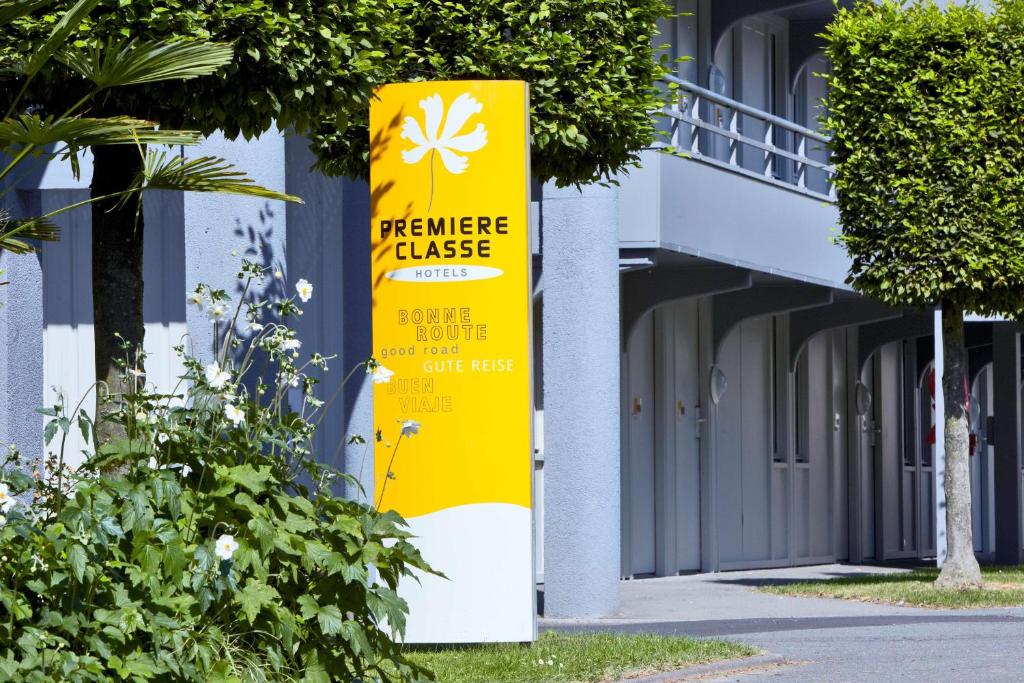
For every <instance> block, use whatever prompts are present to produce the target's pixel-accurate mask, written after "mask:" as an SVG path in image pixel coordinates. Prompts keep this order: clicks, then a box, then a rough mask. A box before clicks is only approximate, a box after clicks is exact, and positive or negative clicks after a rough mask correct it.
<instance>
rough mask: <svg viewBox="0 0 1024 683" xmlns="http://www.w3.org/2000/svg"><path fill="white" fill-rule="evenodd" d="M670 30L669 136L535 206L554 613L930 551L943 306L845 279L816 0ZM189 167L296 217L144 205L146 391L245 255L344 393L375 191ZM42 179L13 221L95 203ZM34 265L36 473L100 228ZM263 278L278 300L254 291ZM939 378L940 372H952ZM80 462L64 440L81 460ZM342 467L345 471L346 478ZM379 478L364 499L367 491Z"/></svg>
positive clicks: (59, 179) (538, 418)
mask: <svg viewBox="0 0 1024 683" xmlns="http://www.w3.org/2000/svg"><path fill="white" fill-rule="evenodd" d="M675 4H676V9H677V11H678V12H680V13H681V14H680V16H678V17H677V18H675V19H672V20H670V21H666V22H665V24H664V26H663V27H662V28H663V37H664V38H665V39H666V40H667V42H668V43H669V44H670V46H671V47H670V49H671V50H672V53H673V56H684V55H686V56H690V57H692V59H690V60H689V61H686V62H682V63H680V64H679V66H678V69H677V71H676V73H675V74H674V76H673V77H672V79H671V80H672V81H673V82H674V83H675V85H676V86H677V87H678V88H679V92H680V94H681V97H680V102H679V105H678V106H677V107H673V108H671V109H670V110H669V111H667V112H665V116H664V117H663V118H662V119H661V120H660V124H659V125H661V126H662V127H663V129H664V131H665V133H666V136H667V137H666V140H665V141H664V142H663V143H660V144H665V145H671V146H672V147H674V148H675V149H677V150H679V151H681V152H684V153H685V156H683V155H678V154H666V153H664V152H663V151H659V150H657V149H651V150H649V151H647V152H645V153H644V155H643V164H642V168H639V169H637V170H635V171H634V172H632V173H630V174H629V175H628V176H624V177H622V178H620V179H619V180H620V185H619V186H618V187H614V188H601V187H593V188H585V189H584V190H583V191H576V190H560V189H556V188H554V187H548V186H545V187H539V186H535V190H534V197H533V200H534V201H533V205H532V208H533V221H534V231H535V239H534V250H535V253H534V269H535V273H534V279H535V283H536V285H535V290H536V291H535V316H534V319H535V374H536V381H535V385H536V392H535V432H536V434H537V444H536V446H537V448H536V453H535V460H536V463H535V472H536V475H535V490H536V495H535V500H536V511H535V514H536V530H537V534H536V536H537V553H536V556H537V579H538V582H539V583H543V584H544V589H545V612H546V615H547V616H552V617H586V616H598V615H606V614H611V613H613V612H614V611H615V610H616V609H617V606H618V591H619V584H620V581H621V580H623V579H624V578H637V577H644V576H666V575H673V574H677V573H680V572H690V571H705V572H713V571H726V570H730V569H742V568H752V567H773V566H788V565H797V564H812V563H822V562H834V561H844V560H849V561H855V562H857V561H864V560H876V561H889V560H896V559H910V558H917V559H924V558H933V557H937V556H940V555H941V552H942V546H943V543H942V526H943V524H942V519H943V514H944V512H943V508H942V500H941V463H942V457H941V438H939V448H936V446H935V445H934V444H933V443H932V442H931V439H930V438H929V435H930V434H931V432H932V425H934V424H936V422H941V416H940V415H939V416H936V415H935V414H934V413H935V411H934V408H933V404H934V403H938V405H939V406H940V409H941V398H940V397H936V398H937V399H938V400H937V401H936V400H933V398H932V395H931V392H930V389H929V387H930V381H929V378H930V376H931V372H932V370H933V369H934V358H936V353H935V348H936V340H935V334H934V331H935V317H934V312H933V311H918V310H902V309H894V308H889V307H885V306H882V305H880V304H878V303H877V302H874V301H871V300H867V299H865V298H863V297H861V296H859V295H857V294H856V293H854V292H853V291H851V290H850V288H849V287H848V286H847V285H846V284H844V281H845V277H846V270H847V266H848V261H847V258H846V256H845V255H844V253H843V251H842V250H841V248H840V247H838V246H836V245H835V244H834V241H833V238H834V235H835V233H836V230H837V229H838V212H837V210H836V208H835V206H834V203H833V200H834V198H833V196H832V194H831V188H830V185H829V173H830V169H829V166H828V155H827V151H826V149H825V144H826V140H825V138H824V137H823V136H822V135H821V134H820V133H819V132H818V131H817V117H818V112H819V110H818V108H819V107H820V106H821V105H820V100H821V98H822V97H823V96H824V95H825V94H826V93H825V85H824V80H823V79H822V78H821V77H820V75H819V74H822V73H825V72H827V70H828V64H827V63H826V62H825V61H824V59H823V58H822V57H821V51H820V39H818V38H817V37H816V36H817V34H819V33H820V32H821V31H822V29H823V28H824V26H825V24H826V23H827V21H828V19H829V17H830V16H831V15H832V13H833V12H834V11H835V9H834V4H833V2H832V0H804V1H794V0H714V1H712V0H677V2H676V3H675ZM188 153H189V154H197V155H200V154H213V155H217V156H223V157H225V158H227V159H229V160H231V161H234V162H237V163H238V164H239V165H240V166H241V167H242V168H244V169H246V170H247V171H249V172H250V174H251V175H252V176H253V177H254V178H255V179H256V180H257V181H258V182H260V183H262V184H264V185H267V186H269V187H273V188H275V189H279V190H285V191H287V192H290V193H294V194H299V195H301V196H302V197H303V198H304V199H305V202H306V203H305V204H304V205H301V206H300V205H289V206H284V205H283V204H280V203H276V202H266V201H256V200H250V199H244V198H228V197H223V196H215V195H210V196H201V195H181V194H177V193H164V194H154V195H150V196H149V197H147V199H146V204H145V215H146V223H147V245H146V261H145V272H146V301H145V315H146V326H147V328H146V329H147V334H146V339H147V349H148V351H149V353H150V361H149V363H148V369H149V374H150V380H151V381H155V382H156V383H157V384H158V385H160V386H162V385H163V384H164V383H170V384H173V380H174V378H175V377H176V376H177V374H178V373H179V370H180V368H179V367H178V366H177V365H176V363H177V361H176V359H175V358H174V355H173V353H172V352H171V347H172V346H173V345H174V344H177V343H179V341H180V340H181V339H182V338H188V339H189V340H191V343H192V344H193V345H194V347H195V348H196V349H198V350H199V351H200V352H201V353H202V352H204V350H205V349H206V348H207V347H208V346H209V344H210V334H211V333H210V328H209V322H208V321H206V320H205V319H204V318H202V317H201V316H199V315H197V314H196V313H195V312H194V311H188V310H187V309H186V306H185V298H184V297H185V293H186V290H187V289H188V288H190V287H192V286H193V285H194V284H195V283H196V282H197V281H202V282H206V283H208V284H211V285H213V286H222V287H225V288H226V289H227V290H228V291H229V292H230V293H233V294H236V293H237V292H236V291H235V285H236V283H235V280H234V274H235V272H236V269H237V263H238V259H239V258H240V257H241V256H243V255H244V256H248V257H250V258H253V257H255V258H259V259H261V260H262V262H263V263H265V264H266V265H267V266H268V267H271V268H274V269H280V270H282V271H283V272H284V273H286V274H287V277H288V278H289V279H290V280H291V281H294V280H297V279H299V278H303V277H304V278H306V279H308V280H310V281H311V282H313V283H314V285H315V286H316V288H317V292H316V296H315V297H314V300H313V301H312V302H311V304H310V306H309V307H308V308H307V311H306V314H305V315H304V316H303V317H302V319H301V327H300V330H299V332H300V336H301V338H302V340H303V344H304V348H309V349H315V350H318V351H321V352H323V353H325V354H338V356H339V360H338V361H337V362H336V363H335V364H334V371H333V372H331V373H329V374H328V375H327V376H326V377H325V381H324V383H323V384H321V385H320V386H319V387H318V389H317V390H318V391H320V392H322V393H323V394H324V395H325V396H326V397H329V396H331V395H332V394H333V393H334V391H335V389H336V388H337V383H338V382H339V381H340V380H341V378H342V377H343V375H344V371H345V369H347V368H349V367H351V366H352V365H354V364H355V363H358V362H360V361H362V360H364V359H365V358H366V357H367V356H368V355H369V354H370V348H371V344H370V291H369V290H370V275H369V268H370V255H369V234H370V231H369V191H368V189H367V187H366V186H365V185H364V184H361V183H358V182H353V181H347V180H340V179H329V178H325V177H322V176H320V175H318V174H316V173H312V172H310V171H309V168H310V165H311V161H312V160H311V158H310V156H309V152H308V150H307V149H306V145H305V142H304V141H303V140H302V139H299V138H295V137H290V136H287V135H283V134H278V133H274V132H271V133H267V134H265V135H263V136H261V137H260V138H259V139H257V140H253V141H251V142H241V141H239V142H231V141H226V140H223V139H220V138H216V137H215V138H211V139H209V140H208V141H206V142H205V143H204V145H202V146H201V147H199V148H196V149H194V150H188ZM88 177H89V170H88V167H87V164H86V167H85V168H84V169H83V178H84V179H85V180H76V179H75V178H74V177H72V175H71V174H70V172H69V171H68V170H67V169H64V168H61V167H59V166H56V165H53V166H52V167H48V168H46V169H44V170H43V171H41V172H40V173H38V174H36V175H34V176H32V177H28V178H23V179H21V180H19V185H18V186H17V188H16V191H15V192H12V193H8V194H7V195H6V197H7V199H8V200H9V202H10V203H11V206H10V207H8V208H10V209H11V210H12V211H15V212H18V211H23V212H29V211H34V212H36V213H38V212H39V211H40V210H46V209H47V207H56V206H61V205H65V204H68V203H71V201H74V200H76V199H80V198H81V197H83V196H84V193H86V192H87V191H88V190H87V182H88ZM61 220H62V223H63V224H62V227H63V228H64V239H63V240H62V241H61V242H60V243H58V244H53V245H46V246H45V247H44V248H43V250H42V253H41V254H39V255H34V256H14V255H11V254H3V255H0V268H2V269H4V270H5V271H6V279H8V280H10V281H11V284H10V285H8V286H6V287H2V288H0V298H2V300H3V306H2V308H0V338H2V339H3V344H2V345H0V386H2V387H3V391H2V392H0V439H2V440H3V441H5V442H14V443H17V444H18V445H19V446H20V447H21V448H22V449H23V450H24V451H25V452H27V453H41V452H42V451H43V444H42V441H41V432H42V430H41V429H40V427H41V426H42V418H41V417H40V416H39V415H38V414H37V413H35V409H36V408H38V407H40V406H42V405H44V404H48V403H51V402H52V400H53V399H54V396H55V394H54V389H53V388H54V387H57V389H58V390H60V391H61V392H63V393H64V394H65V395H67V396H68V397H69V398H76V399H77V398H78V397H79V396H80V395H81V394H82V393H84V392H85V391H87V389H88V387H89V385H90V384H91V382H92V340H91V336H92V319H91V315H92V313H91V310H92V309H91V294H90V287H89V282H90V279H89V278H90V272H89V268H90V258H89V233H90V218H89V212H88V210H84V211H77V212H72V213H69V214H66V215H64V216H63V217H62V219H61ZM269 286H271V287H273V286H276V285H274V284H270V285H269ZM967 327H968V340H967V341H968V346H969V349H970V358H969V366H970V374H971V378H972V385H971V394H972V396H973V397H974V401H973V402H974V403H975V404H976V405H978V406H979V408H980V410H979V411H978V414H977V416H976V417H975V419H974V420H973V424H972V431H973V432H974V434H975V440H976V448H975V453H974V456H973V457H972V473H973V478H972V485H973V494H974V505H975V507H974V524H975V534H974V538H975V544H976V550H977V552H978V553H979V555H980V556H982V557H988V558H993V559H996V560H998V561H999V562H1003V563H1019V562H1020V561H1021V555H1022V545H1024V544H1022V528H1024V523H1022V505H1021V499H1022V476H1021V452H1020V438H1021V437H1020V420H1021V348H1020V335H1019V328H1018V327H1017V326H1016V325H1015V324H1014V323H1010V322H1002V321H982V320H971V321H969V322H968V326H967ZM938 357H939V358H941V354H940V355H939V356H938ZM361 379H362V378H357V380H356V381H355V382H354V383H353V384H351V385H349V387H348V388H347V390H346V393H345V394H344V401H338V402H336V403H335V404H334V406H335V407H334V408H332V410H333V412H332V414H331V419H329V420H325V422H324V423H323V427H322V428H321V433H320V436H319V437H318V438H319V443H318V448H319V449H320V453H321V457H322V459H324V460H325V461H327V462H330V463H331V464H335V465H337V466H339V467H342V468H346V469H348V470H350V471H354V470H356V469H357V468H358V463H359V461H360V459H361V457H362V455H363V451H362V448H361V447H358V448H357V450H356V451H354V452H352V453H348V452H346V449H347V448H349V447H348V446H346V445H345V442H346V437H347V436H348V435H351V434H355V433H359V434H365V435H369V434H371V433H372V432H373V429H374V423H373V415H372V409H371V401H370V393H369V392H370V388H369V386H368V385H367V384H366V383H365V382H362V383H360V380H361ZM72 450H77V449H72ZM353 463H354V465H353ZM366 483H367V484H369V483H370V482H366Z"/></svg>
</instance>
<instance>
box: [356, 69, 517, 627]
mask: <svg viewBox="0 0 1024 683" xmlns="http://www.w3.org/2000/svg"><path fill="white" fill-rule="evenodd" d="M377 98H378V99H376V100H375V101H374V102H373V104H372V106H371V109H370V136H371V138H370V139H371V149H370V158H371V164H370V185H371V192H372V195H371V196H372V206H371V233H372V260H373V266H372V275H373V351H374V356H375V357H376V359H377V360H378V361H379V362H380V363H381V364H382V365H383V366H384V367H385V368H386V369H387V370H388V371H390V372H393V373H394V374H393V375H391V376H390V378H389V379H388V381H386V382H384V381H380V382H379V383H377V384H375V386H374V418H375V421H376V424H377V426H378V427H379V428H380V429H381V435H382V437H383V438H382V440H381V441H379V442H377V444H376V446H375V452H374V462H375V475H376V477H375V479H376V495H375V497H374V499H375V500H376V501H379V502H380V507H381V508H383V509H394V510H397V511H398V512H399V513H400V514H402V515H403V516H404V517H405V518H406V520H407V521H409V523H410V526H411V528H412V530H413V532H414V533H415V534H416V535H417V537H418V538H417V541H416V545H417V546H418V547H419V548H420V550H421V551H422V552H423V554H424V557H426V559H427V560H428V562H430V563H431V564H432V565H433V566H434V567H436V568H437V569H438V570H440V571H442V572H444V573H445V574H446V575H447V577H448V578H449V579H450V580H449V581H447V582H446V581H441V580H431V579H429V577H426V578H424V580H423V584H422V586H417V585H414V584H413V583H412V582H407V583H409V584H410V585H409V586H408V587H407V589H404V590H403V591H402V593H403V597H405V598H406V600H407V601H408V602H409V604H410V619H409V624H408V629H407V640H408V641H409V642H477V641H493V640H519V641H522V640H532V639H533V637H534V618H533V614H534V609H533V604H534V603H533V600H534V598H533V596H534V586H533V581H534V578H533V562H532V552H533V551H532V512H531V504H532V500H531V498H532V480H533V448H532V435H531V425H532V419H533V417H532V396H531V369H532V368H531V354H530V349H531V344H532V335H531V320H530V311H531V251H530V226H529V177H530V176H529V135H528V121H529V116H528V97H527V87H526V84H525V83H522V82H512V81H451V82H424V83H405V84H397V85H387V86H384V87H382V88H380V89H379V90H378V91H377ZM379 374H383V376H378V379H379V380H383V379H384V378H385V377H387V376H388V375H387V373H386V372H385V373H379ZM403 428H404V434H403Z"/></svg>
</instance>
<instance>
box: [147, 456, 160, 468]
mask: <svg viewBox="0 0 1024 683" xmlns="http://www.w3.org/2000/svg"><path fill="white" fill-rule="evenodd" d="M159 468H160V463H158V462H157V461H156V458H154V457H152V456H150V458H149V469H151V470H155V469H159Z"/></svg>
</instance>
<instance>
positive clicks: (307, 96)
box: [0, 0, 669, 184]
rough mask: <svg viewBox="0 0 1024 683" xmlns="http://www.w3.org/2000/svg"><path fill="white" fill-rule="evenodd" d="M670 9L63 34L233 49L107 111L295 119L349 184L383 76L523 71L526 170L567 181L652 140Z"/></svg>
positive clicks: (536, 7)
mask: <svg viewBox="0 0 1024 683" xmlns="http://www.w3.org/2000/svg"><path fill="white" fill-rule="evenodd" d="M60 4H61V3H58V9H59V5H60ZM668 11H669V7H668V5H667V4H666V3H665V1H664V0H637V1H634V2H623V1H622V0H543V1H542V2H527V1H525V0H520V1H508V0H479V1H477V2H456V1H451V0H447V1H446V0H346V1H345V2H336V1H335V0H217V1H216V2H199V1H197V0H132V2H125V1H124V0H101V2H100V3H99V4H98V6H97V7H96V9H95V10H94V11H93V12H92V13H91V14H90V16H89V18H88V20H87V21H85V22H83V23H82V24H81V26H80V27H79V28H78V29H77V30H76V32H74V34H73V35H72V39H73V40H75V41H76V42H77V44H78V45H79V46H82V47H89V46H94V47H98V46H106V45H108V44H111V43H115V44H116V43H118V42H124V41H128V40H166V39H184V40H215V41H222V42H231V43H233V44H234V46H235V51H236V58H235V60H234V62H233V63H232V64H231V65H229V66H228V67H226V68H224V69H222V70H220V71H219V72H218V73H217V74H216V75H215V76H213V77H209V78H205V79H203V80H202V81H193V82H189V83H187V84H180V83H153V84H147V85H144V86H139V87H135V88H131V89H125V90H119V91H117V92H116V93H111V94H110V96H109V97H108V99H107V100H106V105H105V106H106V107H108V108H109V109H110V110H111V111H116V112H118V113H121V114H127V115H131V116H136V117H139V118H146V119H151V120H156V121H160V122H161V123H162V124H164V125H168V126H175V127H184V128H194V129H197V130H199V131H201V132H202V133H212V132H213V131H215V130H221V131H223V132H224V134H225V135H226V136H227V137H229V138H234V137H236V136H238V135H242V136H245V137H251V136H255V135H259V134H260V133H262V132H264V131H266V130H268V129H270V128H271V127H273V126H274V125H276V126H277V127H278V128H281V129H286V128H292V129H294V130H295V131H297V132H299V133H302V134H307V135H310V136H311V138H312V146H313V150H314V152H315V153H316V155H317V158H318V165H319V167H320V168H321V169H322V170H324V171H325V172H327V173H330V174H336V175H348V176H353V177H359V176H366V175H367V173H368V147H369V144H368V139H367V129H366V122H367V112H368V108H369V102H370V99H371V98H372V93H373V90H374V88H375V87H377V86H378V85H381V84H383V83H385V82H394V81H405V80H423V79H468V78H484V79H489V78H493V79H523V80H526V81H528V82H529V83H530V87H531V115H532V117H531V118H532V129H533V149H534V159H533V162H534V163H533V170H534V174H535V175H536V176H537V177H538V178H540V179H541V180H550V179H555V180H557V181H558V182H560V183H562V184H570V183H581V182H590V181H592V180H597V179H600V178H602V177H607V176H609V175H610V174H612V173H615V172H617V171H621V170H624V169H626V168H628V167H629V166H630V165H631V164H634V163H635V162H636V161H637V159H638V154H639V152H640V151H641V150H642V149H643V148H645V147H647V146H648V145H649V144H650V142H651V140H652V138H653V136H654V131H655V129H654V125H653V122H652V120H651V117H650V112H651V111H652V110H657V109H658V108H660V106H661V104H662V101H661V99H660V95H659V91H658V90H657V89H656V88H655V86H654V82H655V81H656V80H657V78H658V77H659V76H660V75H661V74H662V73H663V69H664V59H661V60H659V59H658V58H656V55H655V45H654V43H653V41H654V40H655V38H656V33H657V32H656V22H657V20H658V18H660V17H662V16H664V15H665V14H666V13H667V12H668ZM59 16H60V11H54V10H52V9H48V8H44V9H43V10H42V11H40V12H37V13H35V14H33V15H32V16H31V17H28V18H23V19H21V20H19V22H18V23H17V24H16V27H17V31H16V33H14V34H13V35H8V40H7V41H6V45H5V47H3V48H2V50H3V51H4V52H7V55H4V54H3V52H0V57H3V56H8V57H10V56H12V55H14V56H17V55H25V54H31V52H32V50H34V49H36V47H38V45H39V44H40V43H41V42H42V41H43V40H45V37H46V36H47V35H48V31H49V28H50V27H51V26H52V24H53V22H54V21H55V20H56V19H57V18H59ZM33 95H34V101H37V102H40V103H44V104H45V105H46V106H48V107H54V108H56V107H59V106H61V105H63V104H65V103H67V102H68V100H69V99H71V98H74V97H75V95H76V93H75V92H73V91H69V89H68V88H67V84H66V82H65V80H64V79H62V78H61V76H60V74H56V73H54V74H50V78H40V79H39V81H38V83H37V84H35V86H34V92H33Z"/></svg>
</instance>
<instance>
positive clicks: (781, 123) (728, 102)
mask: <svg viewBox="0 0 1024 683" xmlns="http://www.w3.org/2000/svg"><path fill="white" fill-rule="evenodd" d="M663 78H664V79H665V80H666V81H668V82H669V83H675V84H676V85H678V86H681V87H682V89H683V90H686V91H688V92H692V93H693V94H695V95H699V96H700V97H702V98H703V99H705V100H707V101H708V102H713V103H715V104H720V105H722V106H723V107H728V108H729V109H734V110H736V111H738V112H739V113H741V114H745V115H747V116H752V117H754V118H756V119H761V120H762V121H765V122H767V123H770V124H772V125H775V126H778V127H779V128H784V129H786V130H788V131H792V132H794V133H799V134H800V135H803V136H804V137H808V138H810V139H811V140H814V141H816V142H828V140H829V139H828V138H827V137H825V136H824V135H822V134H821V133H819V132H818V131H816V130H811V129H810V128H805V127H804V126H801V125H800V124H798V123H793V122H792V121H790V120H788V119H784V118H782V117H781V116H776V115H775V114H769V113H768V112H766V111H764V110H762V109H757V108H756V107H751V106H750V105H749V104H743V103H742V102H739V101H737V100H733V99H729V98H728V97H726V96H725V95H719V94H718V93H716V92H714V91H712V90H708V89H707V88H702V87H700V86H699V85H697V84H696V83H691V82H690V81H688V80H686V79H684V78H679V77H678V76H672V75H671V74H669V75H666V76H664V77H663Z"/></svg>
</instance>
